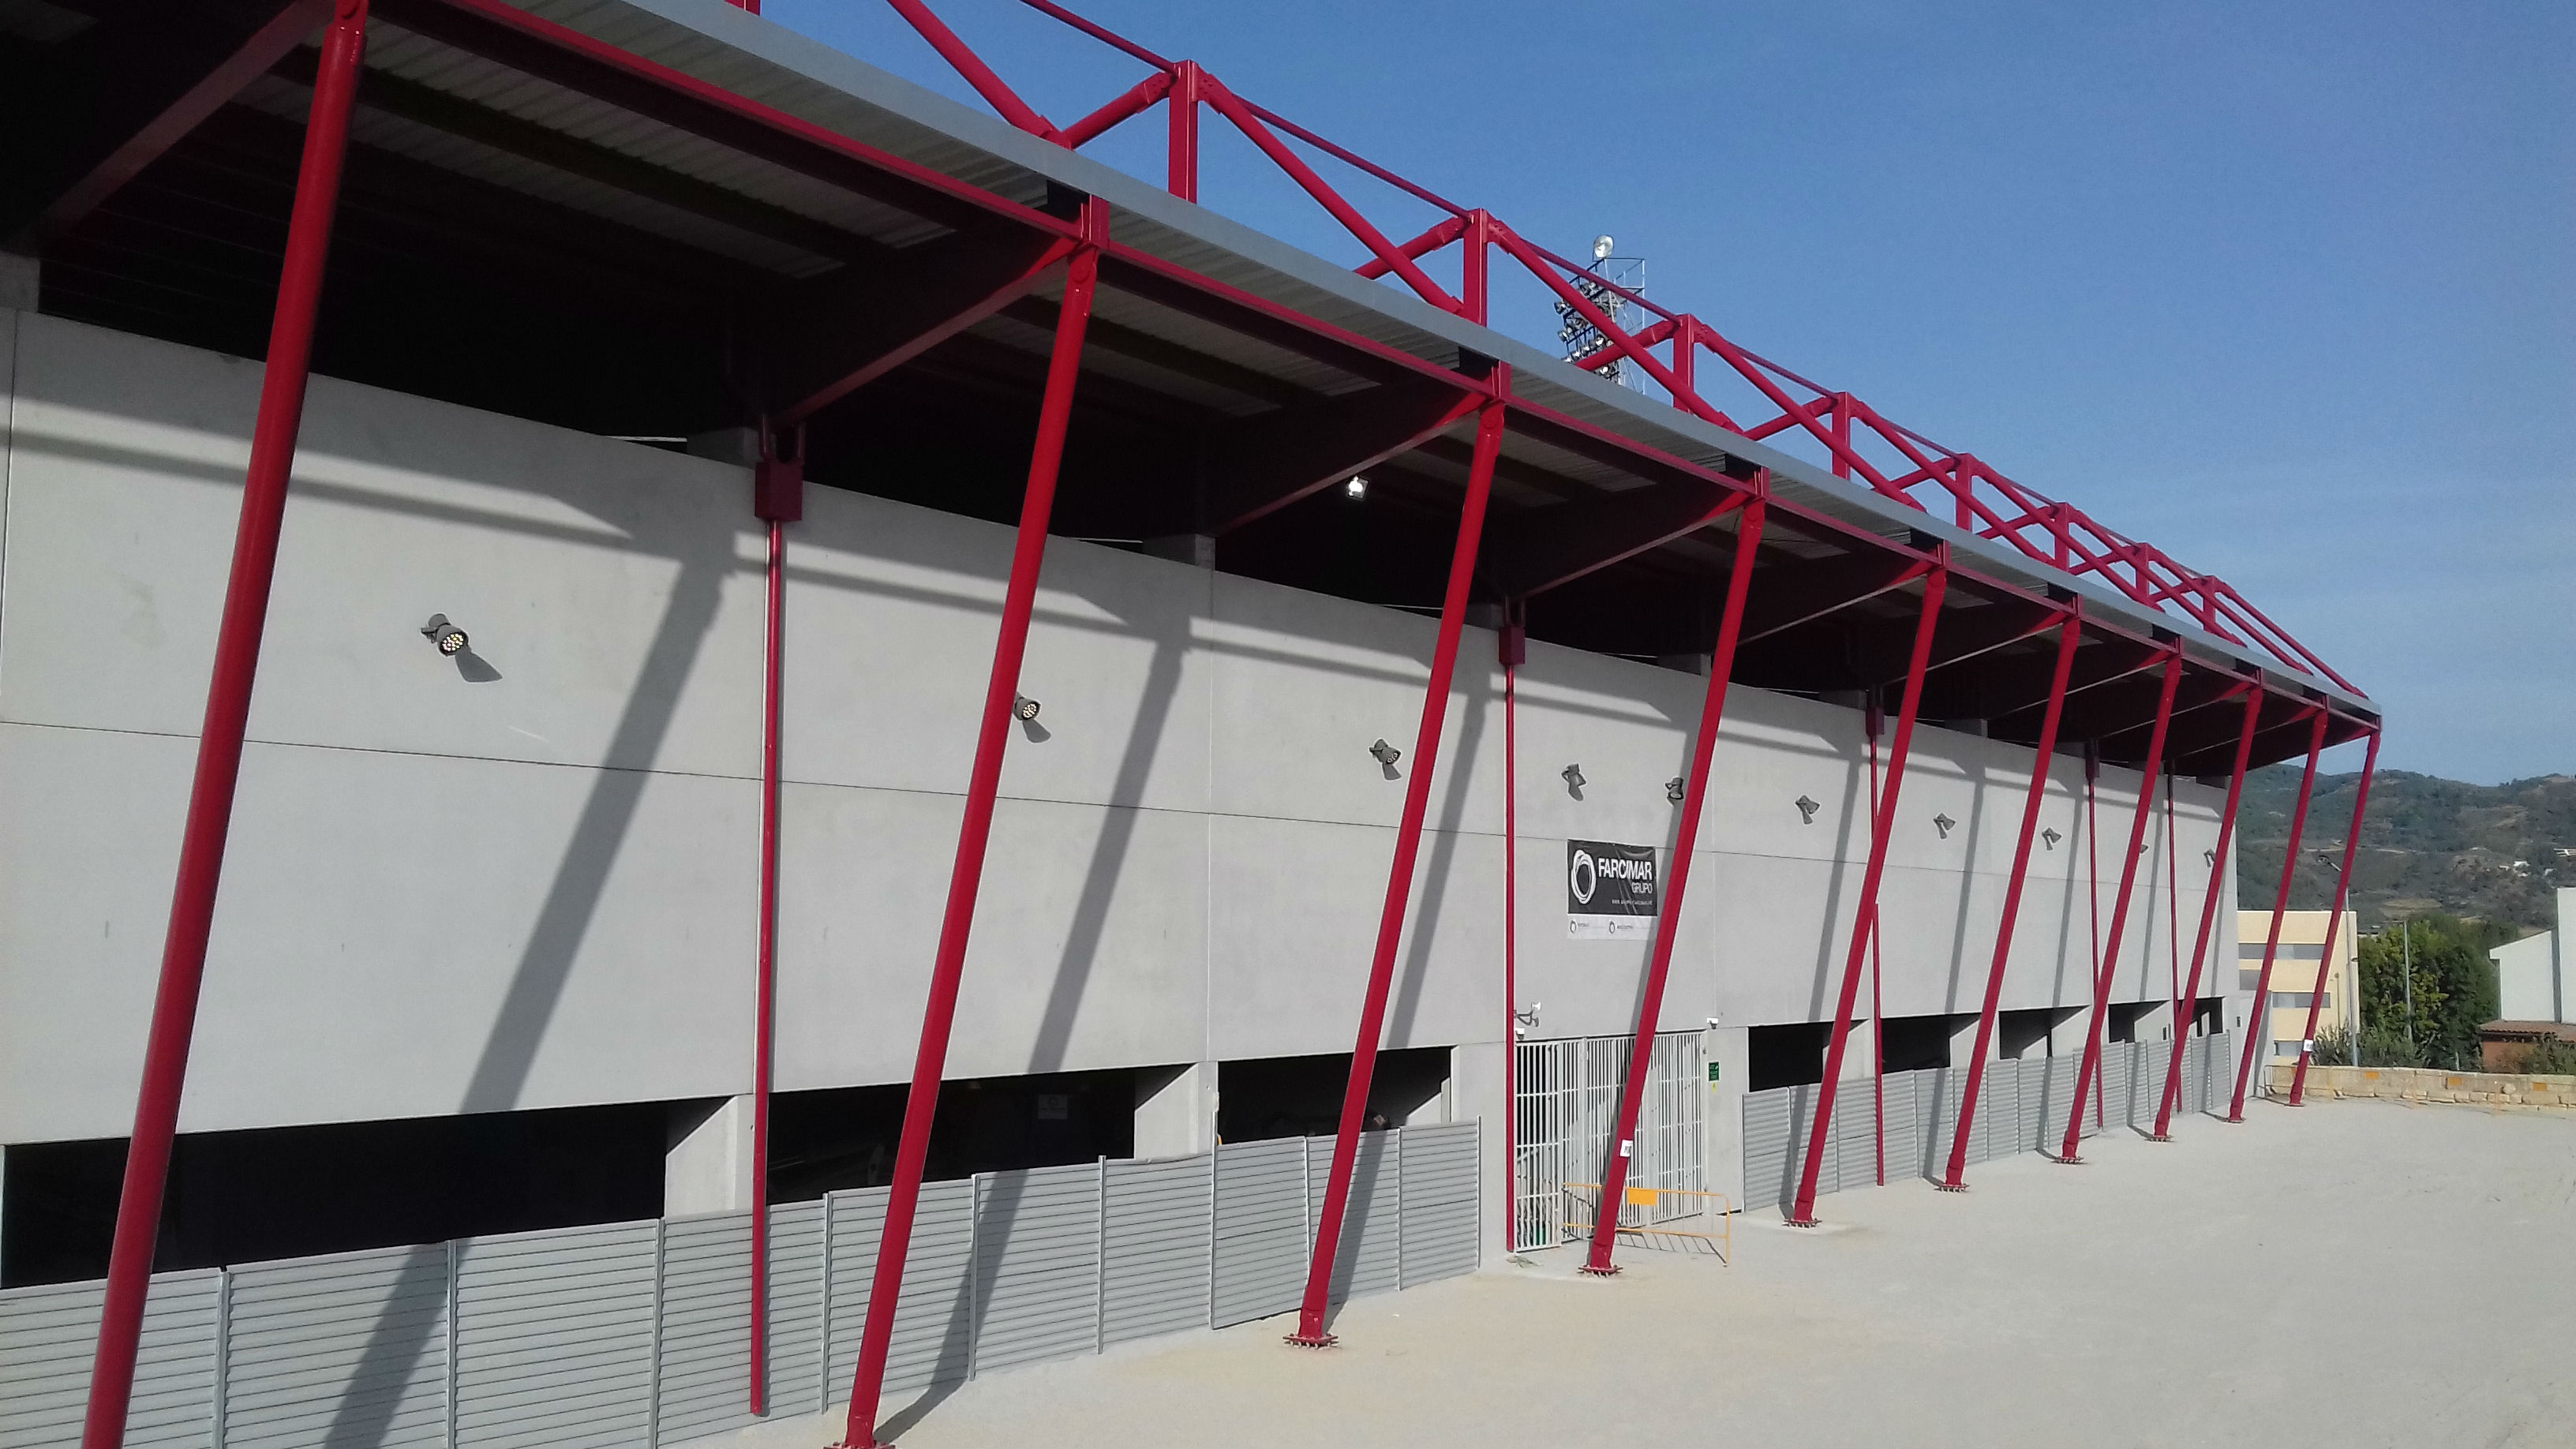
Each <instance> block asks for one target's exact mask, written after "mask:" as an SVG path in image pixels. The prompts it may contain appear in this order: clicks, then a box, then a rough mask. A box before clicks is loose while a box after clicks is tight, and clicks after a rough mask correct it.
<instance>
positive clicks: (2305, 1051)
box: [2290, 730, 2379, 1107]
mask: <svg viewBox="0 0 2576 1449" xmlns="http://www.w3.org/2000/svg"><path fill="white" fill-rule="evenodd" d="M2378 773H2379V731H2377V730H2372V731H2371V732H2370V748H2369V750H2368V751H2367V752H2366V753H2364V754H2363V756H2362V759H2361V784H2360V786H2359V787H2358V788H2356V789H2355V790H2354V791H2353V797H2352V829H2350V830H2348V831H2346V832H2345V833H2344V837H2343V865H2342V866H2341V867H2340V868H2339V869H2337V870H2336V872H2335V893H2334V905H2333V907H2332V908H2331V909H2330V910H2328V911H2327V913H2326V943H2325V945H2324V946H2323V947H2321V948H2319V950H2318V955H2317V979H2316V983H2315V984H2314V985H2313V986H2312V987H2311V988H2310V989H2309V991H2308V1027H2307V1030H2306V1031H2304V1032H2301V1033H2300V1034H2299V1066H2298V1070H2297V1071H2295V1072H2293V1073H2292V1074H2291V1076H2290V1105H2291V1106H2293V1107H2301V1106H2305V1105H2307V1092H2308V1059H2309V1058H2310V1057H2313V1056H2315V1055H2316V1040H2317V1008H2319V1007H2321V1006H2323V1005H2325V1000H2326V984H2327V982H2328V980H2329V979H2330V973H2331V972H2333V970H2334V959H2335V954H2334V948H2335V932H2336V930H2337V929H2339V928H2340V927H2341V926H2342V925H2343V903H2344V898H2345V896H2347V895H2348V894H2350V893H2351V890H2352V857H2353V853H2354V852H2355V851H2357V850H2359V849H2360V848H2361V820H2362V814H2363V812H2365V811H2367V810H2368V809H2369V808H2370V782H2371V780H2372V779H2373V778H2375V777H2376V776H2377V775H2378ZM2360 985H2361V982H2360V981H2359V980H2358V979H2355V980H2354V981H2353V982H2352V986H2353V988H2354V989H2358V988H2359V987H2360ZM2353 1019H2354V1020H2355V1021H2356V1022H2358V1021H2359V1020H2360V1019H2361V1014H2360V1013H2359V1012H2355V1013H2353ZM2353 1044H2354V1047H2355V1051H2354V1054H2353V1061H2354V1062H2355V1063H2356V1064H2357V1063H2359V1062H2360V1060H2361V1055H2360V1052H2359V1050H2358V1048H2359V1045H2360V1039H2359V1036H2358V1034H2356V1035H2355V1038H2354V1043H2353Z"/></svg>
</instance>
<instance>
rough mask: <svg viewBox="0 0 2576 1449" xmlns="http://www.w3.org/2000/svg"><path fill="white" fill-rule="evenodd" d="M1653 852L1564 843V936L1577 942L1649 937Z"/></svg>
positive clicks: (1601, 843)
mask: <svg viewBox="0 0 2576 1449" xmlns="http://www.w3.org/2000/svg"><path fill="white" fill-rule="evenodd" d="M1655 875H1656V871H1655V848H1654V847H1653V846H1651V845H1619V844H1616V843H1613V842H1611V841H1606V840H1569V841H1567V842H1565V934H1567V935H1568V936H1571V937H1574V938H1576V939H1578V940H1608V939H1617V938H1625V937H1637V936H1646V935H1651V934H1652V933H1653V931H1654V918H1655V910H1656V902H1657V901H1659V900H1661V899H1662V896H1661V895H1660V894H1659V893H1658V892H1657V891H1656V889H1655Z"/></svg>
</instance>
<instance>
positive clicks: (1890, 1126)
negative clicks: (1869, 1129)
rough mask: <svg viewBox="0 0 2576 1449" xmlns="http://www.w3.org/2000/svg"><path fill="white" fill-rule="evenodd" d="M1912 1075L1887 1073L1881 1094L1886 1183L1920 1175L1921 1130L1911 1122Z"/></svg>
mask: <svg viewBox="0 0 2576 1449" xmlns="http://www.w3.org/2000/svg"><path fill="white" fill-rule="evenodd" d="M1914 1076H1915V1074H1914V1073H1912V1072H1890V1073H1888V1074H1887V1086H1886V1090H1885V1092H1884V1094H1883V1095H1884V1096H1885V1097H1886V1107H1885V1111H1884V1113H1883V1119H1882V1123H1881V1125H1882V1127H1883V1128H1884V1130H1885V1131H1886V1133H1887V1180H1888V1181H1889V1182H1902V1181H1904V1180H1905V1179H1906V1178H1909V1177H1917V1176H1920V1175H1921V1174H1922V1172H1923V1154H1922V1152H1921V1151H1920V1150H1918V1149H1919V1148H1920V1146H1921V1143H1922V1140H1923V1129H1922V1127H1921V1125H1920V1124H1918V1123H1917V1122H1916V1121H1915V1120H1914Z"/></svg>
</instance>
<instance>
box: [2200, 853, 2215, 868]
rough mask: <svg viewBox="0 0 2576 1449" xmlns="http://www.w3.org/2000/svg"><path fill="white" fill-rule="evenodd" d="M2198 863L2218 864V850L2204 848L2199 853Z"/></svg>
mask: <svg viewBox="0 0 2576 1449" xmlns="http://www.w3.org/2000/svg"><path fill="white" fill-rule="evenodd" d="M2200 863H2201V864H2202V865H2216V864H2218V852H2217V851H2214V850H2204V851H2202V852H2201V853H2200Z"/></svg>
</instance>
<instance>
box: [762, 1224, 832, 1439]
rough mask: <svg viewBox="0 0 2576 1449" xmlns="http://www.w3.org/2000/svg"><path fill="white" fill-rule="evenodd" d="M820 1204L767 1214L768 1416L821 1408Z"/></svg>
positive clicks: (821, 1261)
mask: <svg viewBox="0 0 2576 1449" xmlns="http://www.w3.org/2000/svg"><path fill="white" fill-rule="evenodd" d="M824 1373H825V1368H824V1365H823V1204H822V1203H821V1202H820V1201H815V1202H791V1203H781V1204H778V1205H775V1206H773V1207H771V1208H770V1210H769V1383H768V1388H769V1413H770V1416H771V1417H772V1418H775V1417H777V1416H779V1415H781V1414H810V1413H813V1412H815V1411H816V1410H818V1409H820V1408H822V1407H823V1375H824Z"/></svg>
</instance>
